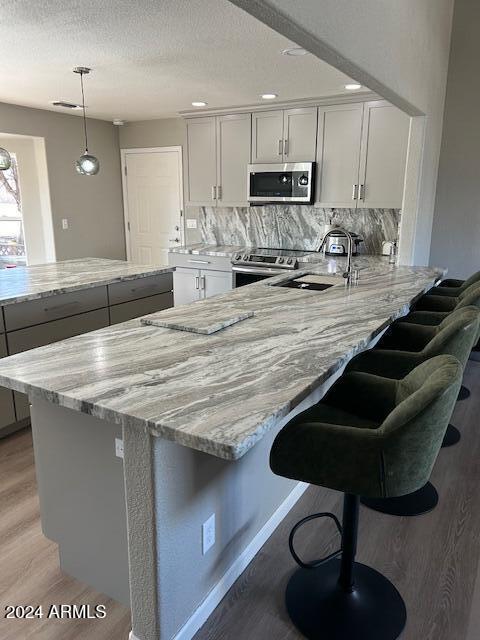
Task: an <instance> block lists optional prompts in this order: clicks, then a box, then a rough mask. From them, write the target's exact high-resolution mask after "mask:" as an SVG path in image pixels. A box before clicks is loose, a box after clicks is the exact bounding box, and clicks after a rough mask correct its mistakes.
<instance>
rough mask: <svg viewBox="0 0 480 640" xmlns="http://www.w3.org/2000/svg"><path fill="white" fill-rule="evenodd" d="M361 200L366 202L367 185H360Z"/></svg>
mask: <svg viewBox="0 0 480 640" xmlns="http://www.w3.org/2000/svg"><path fill="white" fill-rule="evenodd" d="M358 199H359V200H365V185H364V184H361V185H360V195H359V198H358Z"/></svg>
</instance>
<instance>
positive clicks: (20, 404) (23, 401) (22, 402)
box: [13, 391, 30, 422]
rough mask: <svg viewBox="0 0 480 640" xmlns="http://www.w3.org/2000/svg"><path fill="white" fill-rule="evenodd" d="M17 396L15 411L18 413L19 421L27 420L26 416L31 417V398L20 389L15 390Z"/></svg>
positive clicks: (15, 396)
mask: <svg viewBox="0 0 480 640" xmlns="http://www.w3.org/2000/svg"><path fill="white" fill-rule="evenodd" d="M13 395H14V398H15V413H16V415H17V421H18V422H20V420H25V418H29V417H30V400H29V399H28V396H27V395H26V394H25V393H20V392H18V391H15V392H14V394H13Z"/></svg>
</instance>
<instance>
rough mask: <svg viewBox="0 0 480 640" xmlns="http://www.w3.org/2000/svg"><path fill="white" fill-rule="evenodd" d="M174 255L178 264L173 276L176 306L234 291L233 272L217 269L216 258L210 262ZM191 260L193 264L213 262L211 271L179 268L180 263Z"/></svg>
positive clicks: (191, 267)
mask: <svg viewBox="0 0 480 640" xmlns="http://www.w3.org/2000/svg"><path fill="white" fill-rule="evenodd" d="M171 255H174V256H175V258H176V260H173V262H176V263H177V266H176V270H175V271H174V274H173V297H174V303H175V306H176V307H178V306H179V305H181V304H190V303H191V302H195V301H196V300H203V299H204V298H211V297H212V296H216V295H218V294H219V293H226V292H227V291H230V290H231V289H232V272H231V270H229V271H221V270H219V269H218V268H217V267H218V266H220V264H221V261H220V260H219V264H216V261H215V259H214V258H210V260H208V261H207V260H205V261H204V260H196V259H192V258H191V257H186V256H181V257H180V256H179V255H178V254H177V255H175V254H171ZM189 260H192V261H193V262H211V266H212V267H213V268H211V269H202V268H200V267H194V266H193V265H192V266H188V267H184V266H179V265H178V263H180V264H183V263H188V262H189Z"/></svg>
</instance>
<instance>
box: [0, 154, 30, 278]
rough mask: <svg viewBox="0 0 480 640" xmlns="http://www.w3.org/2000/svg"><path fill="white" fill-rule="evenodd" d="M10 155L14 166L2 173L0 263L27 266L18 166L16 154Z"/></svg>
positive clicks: (0, 183) (0, 184) (0, 178)
mask: <svg viewBox="0 0 480 640" xmlns="http://www.w3.org/2000/svg"><path fill="white" fill-rule="evenodd" d="M10 155H11V156H12V166H11V167H10V169H9V170H8V171H0V261H1V262H3V263H5V262H7V263H8V262H9V263H12V264H25V262H26V253H25V240H24V236H23V220H22V203H21V198H20V183H19V179H18V165H17V158H16V156H15V154H10ZM0 266H1V265H0Z"/></svg>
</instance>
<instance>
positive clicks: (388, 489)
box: [380, 355, 463, 496]
mask: <svg viewBox="0 0 480 640" xmlns="http://www.w3.org/2000/svg"><path fill="white" fill-rule="evenodd" d="M462 375H463V366H462V365H461V363H460V362H459V361H458V360H457V359H456V358H455V357H454V356H451V355H442V356H437V357H435V358H431V359H429V360H426V361H425V362H423V363H422V364H420V365H419V366H418V367H416V368H415V369H414V370H413V371H412V372H411V373H409V374H408V375H407V376H406V377H405V378H404V379H403V380H399V381H398V384H397V391H396V406H395V408H394V409H393V411H391V412H390V414H389V415H388V416H387V418H386V419H385V421H384V422H383V424H382V426H381V427H380V429H381V433H382V436H383V440H384V442H383V448H382V457H383V464H384V469H385V472H384V476H385V478H384V484H385V495H386V496H389V495H402V494H407V493H411V492H413V491H416V490H417V489H419V488H420V487H422V486H423V485H424V484H425V483H426V482H428V479H429V478H430V474H431V471H432V468H433V465H434V463H435V460H436V458H437V455H438V452H439V450H440V447H441V445H442V440H443V436H444V435H445V431H446V428H447V425H448V423H449V421H450V418H451V416H452V413H453V409H454V406H455V402H456V399H457V395H458V391H459V389H460V385H461V382H462Z"/></svg>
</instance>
